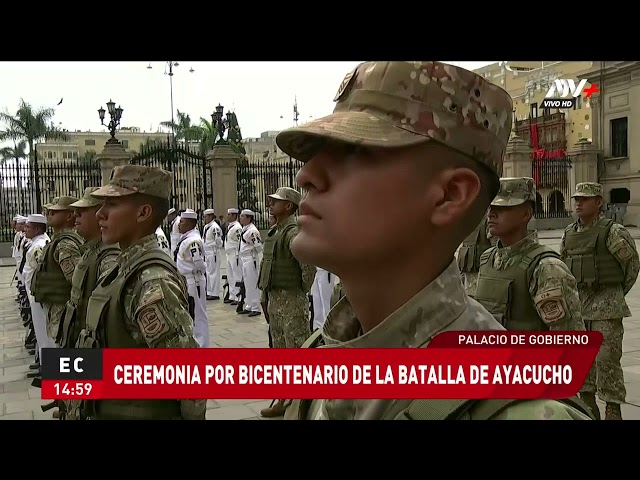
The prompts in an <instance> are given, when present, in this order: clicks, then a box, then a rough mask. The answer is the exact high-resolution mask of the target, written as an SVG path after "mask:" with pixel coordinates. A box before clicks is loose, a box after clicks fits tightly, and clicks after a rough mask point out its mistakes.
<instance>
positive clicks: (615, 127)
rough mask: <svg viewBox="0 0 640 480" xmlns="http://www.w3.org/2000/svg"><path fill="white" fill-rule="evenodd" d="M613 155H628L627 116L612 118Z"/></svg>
mask: <svg viewBox="0 0 640 480" xmlns="http://www.w3.org/2000/svg"><path fill="white" fill-rule="evenodd" d="M611 156H612V157H628V156H629V152H628V134H627V117H622V118H615V119H613V120H611Z"/></svg>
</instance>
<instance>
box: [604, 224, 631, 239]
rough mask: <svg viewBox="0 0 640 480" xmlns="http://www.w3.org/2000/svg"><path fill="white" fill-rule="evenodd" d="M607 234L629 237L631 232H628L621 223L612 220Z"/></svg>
mask: <svg viewBox="0 0 640 480" xmlns="http://www.w3.org/2000/svg"><path fill="white" fill-rule="evenodd" d="M609 235H611V236H615V237H622V236H625V237H631V232H629V230H628V229H627V227H625V226H624V225H622V224H621V223H618V222H613V223H612V224H611V230H609Z"/></svg>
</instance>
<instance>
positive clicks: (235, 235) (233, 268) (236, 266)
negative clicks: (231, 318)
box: [224, 220, 242, 302]
mask: <svg viewBox="0 0 640 480" xmlns="http://www.w3.org/2000/svg"><path fill="white" fill-rule="evenodd" d="M241 234H242V225H240V222H238V221H237V220H235V221H233V222H231V223H230V224H229V226H228V227H227V240H226V242H225V244H224V251H225V253H226V256H227V282H229V300H231V301H232V302H236V301H238V300H239V295H240V289H239V288H238V287H237V286H236V283H238V282H241V281H242V266H241V265H240V259H239V258H238V250H239V248H240V235H241Z"/></svg>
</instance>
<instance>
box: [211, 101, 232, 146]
mask: <svg viewBox="0 0 640 480" xmlns="http://www.w3.org/2000/svg"><path fill="white" fill-rule="evenodd" d="M223 115H224V107H223V106H222V105H220V104H218V106H217V107H216V111H215V112H213V113H212V114H211V124H212V125H213V127H214V128H215V129H216V131H217V133H218V136H219V137H220V138H219V139H218V141H216V142H215V145H226V144H227V143H228V142H227V140H225V139H224V132H225V131H227V129H228V128H229V127H230V126H231V112H227V116H226V118H224V117H223Z"/></svg>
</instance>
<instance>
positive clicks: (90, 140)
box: [84, 138, 96, 147]
mask: <svg viewBox="0 0 640 480" xmlns="http://www.w3.org/2000/svg"><path fill="white" fill-rule="evenodd" d="M95 144H96V141H95V140H94V139H93V138H87V139H86V140H85V141H84V146H85V147H91V146H94V145H95Z"/></svg>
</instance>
